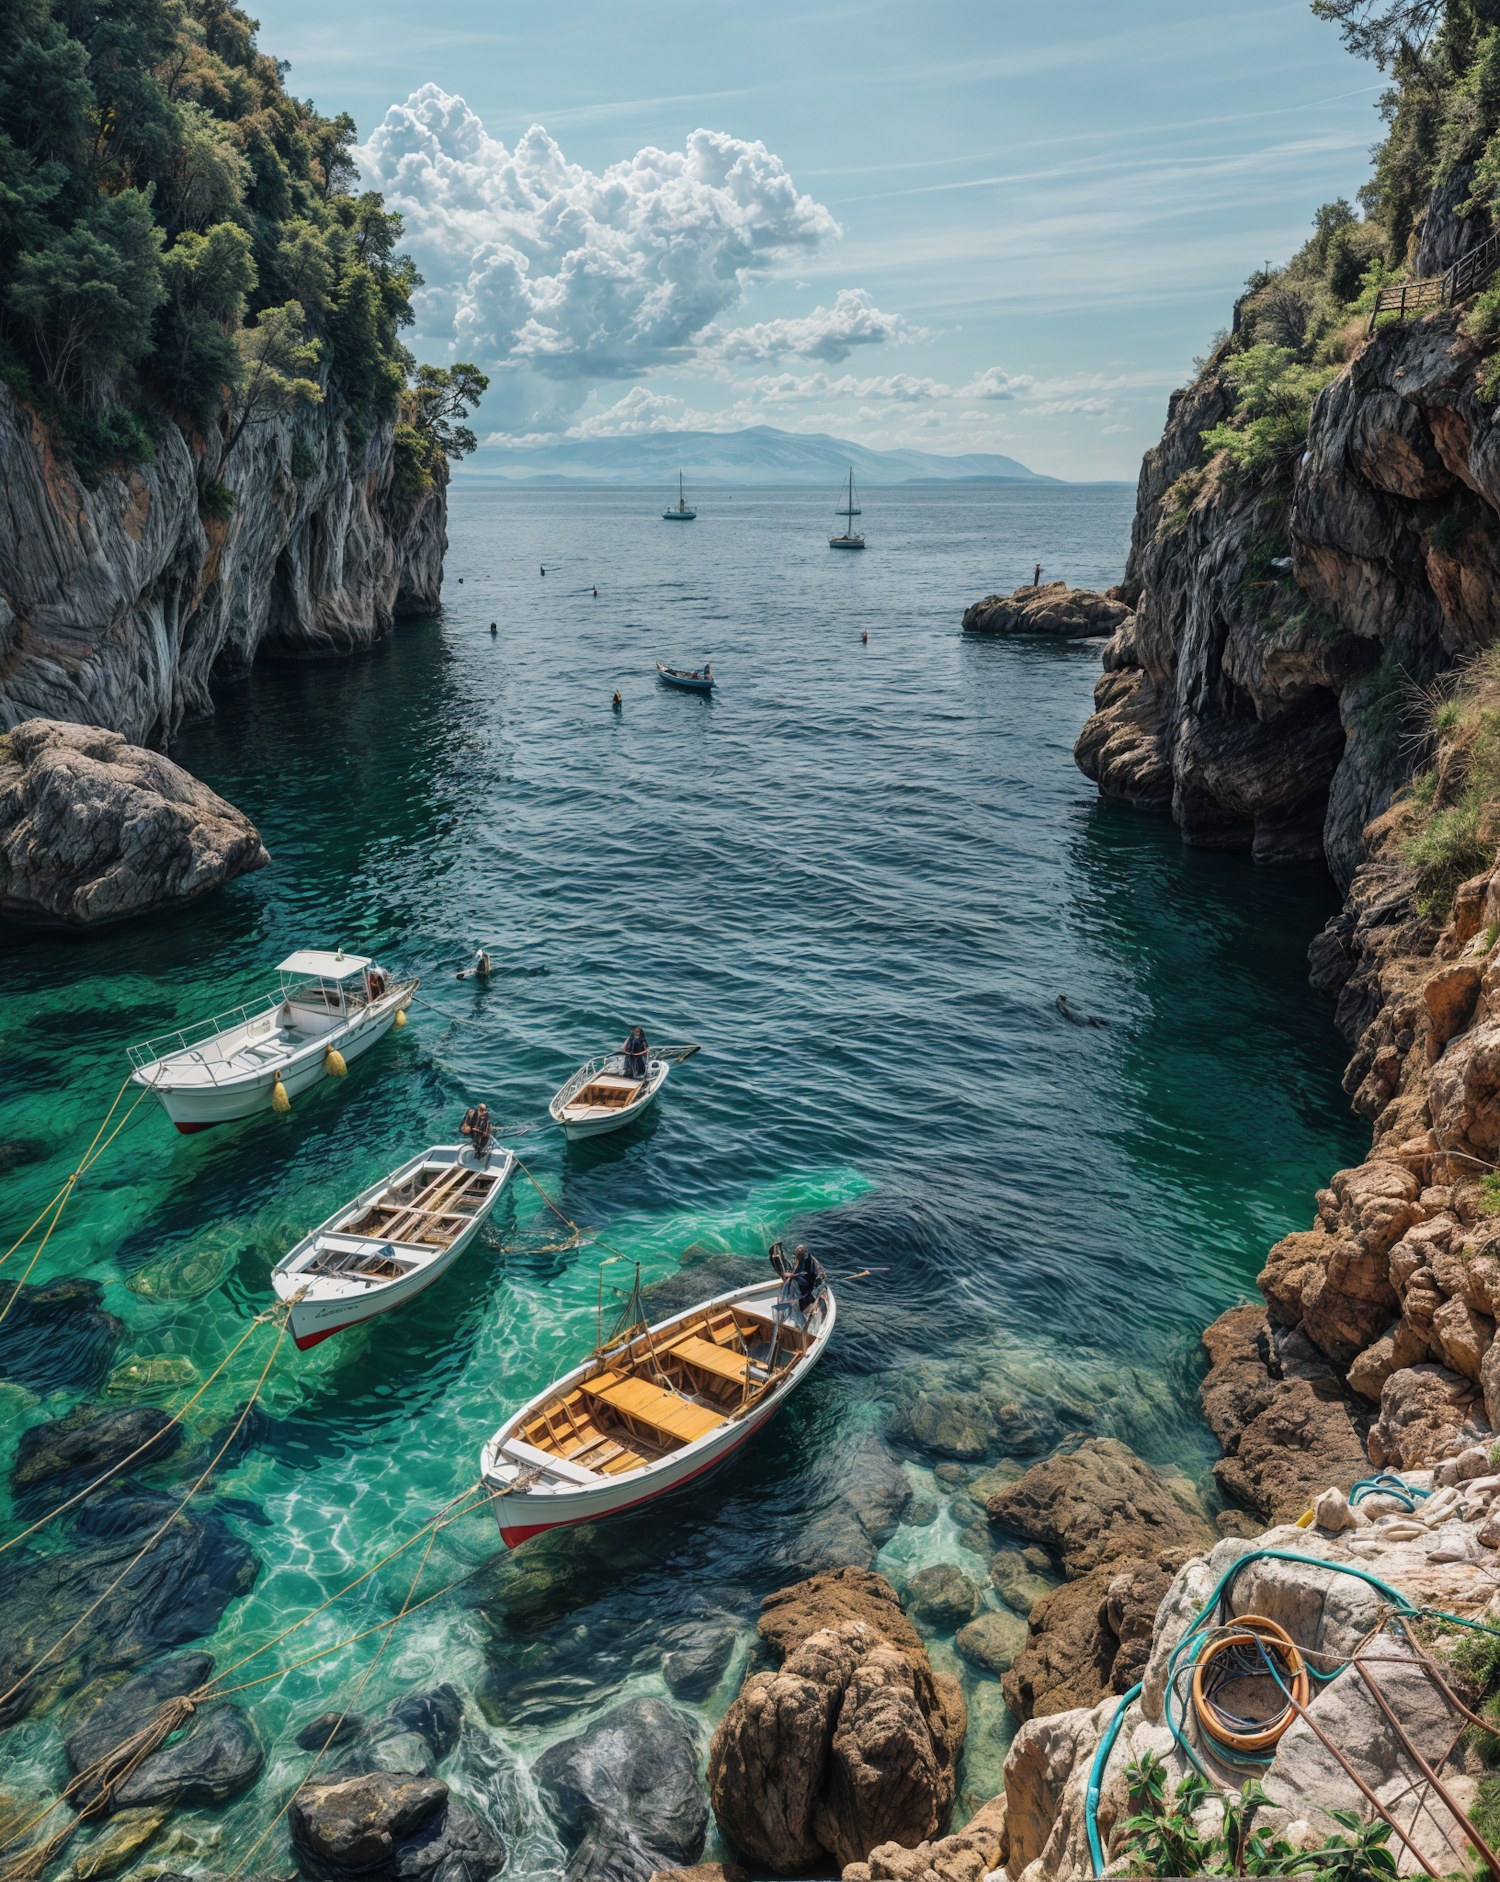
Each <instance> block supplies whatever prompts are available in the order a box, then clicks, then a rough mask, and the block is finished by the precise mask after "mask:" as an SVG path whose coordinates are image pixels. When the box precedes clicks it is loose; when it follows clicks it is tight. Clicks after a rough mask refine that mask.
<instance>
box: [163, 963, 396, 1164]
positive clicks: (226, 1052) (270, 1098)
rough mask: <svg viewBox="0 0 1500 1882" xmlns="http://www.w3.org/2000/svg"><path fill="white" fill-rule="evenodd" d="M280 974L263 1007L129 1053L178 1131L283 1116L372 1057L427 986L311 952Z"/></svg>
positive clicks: (236, 1011) (219, 1017)
mask: <svg viewBox="0 0 1500 1882" xmlns="http://www.w3.org/2000/svg"><path fill="white" fill-rule="evenodd" d="M276 971H277V973H278V974H279V975H280V976H281V984H280V989H279V991H278V992H276V993H271V994H267V995H266V997H265V998H264V999H263V1000H262V1001H261V1002H260V1003H259V1004H257V1005H249V1006H237V1007H234V1008H233V1009H232V1010H231V1011H230V1012H227V1013H218V1014H215V1016H214V1017H213V1018H212V1019H206V1020H203V1021H201V1022H200V1023H199V1024H198V1025H197V1026H191V1027H186V1028H184V1029H183V1030H181V1031H179V1032H172V1033H165V1034H163V1035H162V1036H161V1037H160V1038H159V1039H148V1040H146V1041H145V1042H144V1043H143V1044H141V1045H137V1046H132V1047H131V1048H130V1059H131V1063H132V1064H133V1065H134V1066H135V1071H134V1073H133V1074H132V1077H131V1082H132V1083H133V1084H136V1085H144V1086H146V1087H147V1089H148V1090H150V1091H153V1092H155V1094H156V1096H157V1098H158V1099H159V1100H160V1101H161V1105H162V1108H163V1110H164V1111H165V1112H166V1114H167V1116H168V1117H169V1118H171V1120H172V1122H173V1123H174V1124H175V1125H176V1126H177V1128H178V1130H180V1131H184V1132H192V1131H203V1130H207V1129H208V1128H209V1127H210V1126H211V1125H214V1124H228V1123H231V1122H233V1121H234V1119H236V1118H242V1117H251V1116H253V1115H254V1114H255V1112H257V1111H269V1110H285V1109H286V1108H287V1106H288V1104H289V1103H290V1101H291V1100H292V1099H293V1098H295V1097H297V1096H298V1095H299V1094H300V1093H301V1092H304V1091H306V1090H308V1089H309V1087H311V1086H313V1085H315V1084H317V1082H318V1081H319V1079H321V1078H326V1077H328V1075H329V1074H330V1073H333V1074H334V1075H337V1074H339V1073H341V1072H343V1071H345V1070H347V1068H348V1061H349V1060H350V1059H356V1058H358V1057H359V1055H360V1053H361V1052H368V1051H369V1049H370V1047H371V1046H372V1045H374V1044H375V1042H376V1040H378V1039H381V1038H383V1037H384V1035H385V1034H386V1033H387V1032H389V1030H390V1029H391V1027H392V1026H393V1025H395V1023H396V1020H397V1016H398V1015H404V1014H405V1011H406V1009H407V1007H408V1006H410V1005H411V1001H412V996H413V994H415V992H416V990H417V988H418V987H419V986H420V985H421V984H422V983H421V982H420V981H419V980H394V979H392V978H391V976H390V975H388V974H386V973H385V972H384V971H383V970H382V969H381V968H379V967H377V966H376V964H375V962H374V961H373V960H370V959H368V958H366V957H365V956H363V955H359V954H346V953H345V952H344V950H343V949H342V948H339V949H337V950H335V951H333V952H321V951H319V950H317V949H314V948H305V949H303V950H302V951H301V952H299V953H296V954H292V955H289V956H288V957H287V959H286V960H284V961H283V962H282V963H281V965H280V967H279V968H278V969H277V970H276ZM402 1023H403V1024H404V1023H405V1022H404V1020H403V1022H402ZM278 1089H279V1092H280V1096H279V1097H278V1095H277V1094H278Z"/></svg>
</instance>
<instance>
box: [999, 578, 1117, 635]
mask: <svg viewBox="0 0 1500 1882" xmlns="http://www.w3.org/2000/svg"><path fill="white" fill-rule="evenodd" d="M1129 613H1130V610H1129V608H1127V607H1126V606H1125V604H1124V602H1123V601H1116V600H1113V599H1111V597H1110V596H1108V595H1101V594H1096V593H1095V592H1094V590H1093V589H1090V588H1069V586H1068V584H1067V583H1066V582H1043V583H1042V584H1041V586H1040V587H1035V588H1034V587H1031V586H1029V585H1028V586H1026V587H1022V588H1017V589H1015V590H1014V591H1013V592H1012V593H1011V594H1009V595H1005V596H1002V595H986V596H985V598H984V600H983V601H976V602H974V604H973V605H972V606H971V607H968V608H965V609H964V632H965V633H966V634H1007V635H1009V634H1049V635H1052V636H1055V637H1056V638H1058V639H1063V640H1087V639H1091V638H1093V637H1094V636H1096V635H1097V636H1103V635H1110V634H1114V633H1116V632H1117V631H1118V629H1119V628H1120V627H1121V626H1123V624H1124V622H1125V620H1126V618H1127V617H1128V616H1129Z"/></svg>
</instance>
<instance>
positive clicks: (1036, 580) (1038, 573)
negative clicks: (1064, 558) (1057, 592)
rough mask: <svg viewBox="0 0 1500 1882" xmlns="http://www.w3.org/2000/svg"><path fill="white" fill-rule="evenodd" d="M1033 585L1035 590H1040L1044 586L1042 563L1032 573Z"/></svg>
mask: <svg viewBox="0 0 1500 1882" xmlns="http://www.w3.org/2000/svg"><path fill="white" fill-rule="evenodd" d="M1031 585H1032V587H1033V588H1040V587H1041V585H1042V565H1041V563H1040V562H1038V563H1037V565H1036V568H1035V569H1034V570H1033V571H1032V576H1031Z"/></svg>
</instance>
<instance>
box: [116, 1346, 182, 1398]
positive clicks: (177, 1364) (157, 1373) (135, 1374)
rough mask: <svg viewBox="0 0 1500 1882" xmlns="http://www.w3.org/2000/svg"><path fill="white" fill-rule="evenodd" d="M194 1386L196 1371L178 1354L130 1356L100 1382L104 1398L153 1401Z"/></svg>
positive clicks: (138, 1354) (140, 1354)
mask: <svg viewBox="0 0 1500 1882" xmlns="http://www.w3.org/2000/svg"><path fill="white" fill-rule="evenodd" d="M197 1383H198V1368H197V1367H196V1366H195V1365H194V1364H193V1362H192V1360H190V1359H184V1358H183V1357H182V1356H181V1355H180V1354H174V1353H158V1354H155V1355H154V1356H148V1355H146V1354H143V1353H135V1354H132V1355H131V1357H130V1358H129V1359H127V1360H124V1361H122V1363H121V1364H120V1365H118V1366H116V1367H115V1369H114V1371H113V1372H112V1373H111V1374H110V1375H109V1377H108V1378H107V1379H106V1380H105V1381H104V1396H105V1397H106V1398H129V1399H146V1400H156V1399H164V1398H170V1397H171V1396H172V1394H173V1393H174V1392H179V1391H181V1390H182V1389H183V1388H184V1387H185V1386H190V1385H196V1384H197Z"/></svg>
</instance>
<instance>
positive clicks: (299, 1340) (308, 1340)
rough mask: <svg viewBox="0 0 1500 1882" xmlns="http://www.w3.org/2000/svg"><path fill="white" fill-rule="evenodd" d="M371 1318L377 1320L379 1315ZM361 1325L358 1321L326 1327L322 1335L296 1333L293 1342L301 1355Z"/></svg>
mask: <svg viewBox="0 0 1500 1882" xmlns="http://www.w3.org/2000/svg"><path fill="white" fill-rule="evenodd" d="M370 1318H371V1319H372V1320H375V1319H378V1318H379V1315H377V1314H371V1315H370ZM359 1324H360V1323H359V1321H357V1320H346V1321H345V1322H344V1324H343V1326H341V1327H324V1329H323V1331H322V1332H321V1333H294V1334H293V1335H292V1342H293V1344H294V1345H295V1346H296V1348H297V1351H298V1352H299V1353H305V1352H306V1351H307V1349H308V1347H309V1346H321V1345H322V1344H323V1342H324V1340H331V1339H332V1338H333V1336H334V1334H335V1333H343V1332H345V1331H346V1330H347V1329H348V1328H349V1327H354V1326H358V1325H359Z"/></svg>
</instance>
